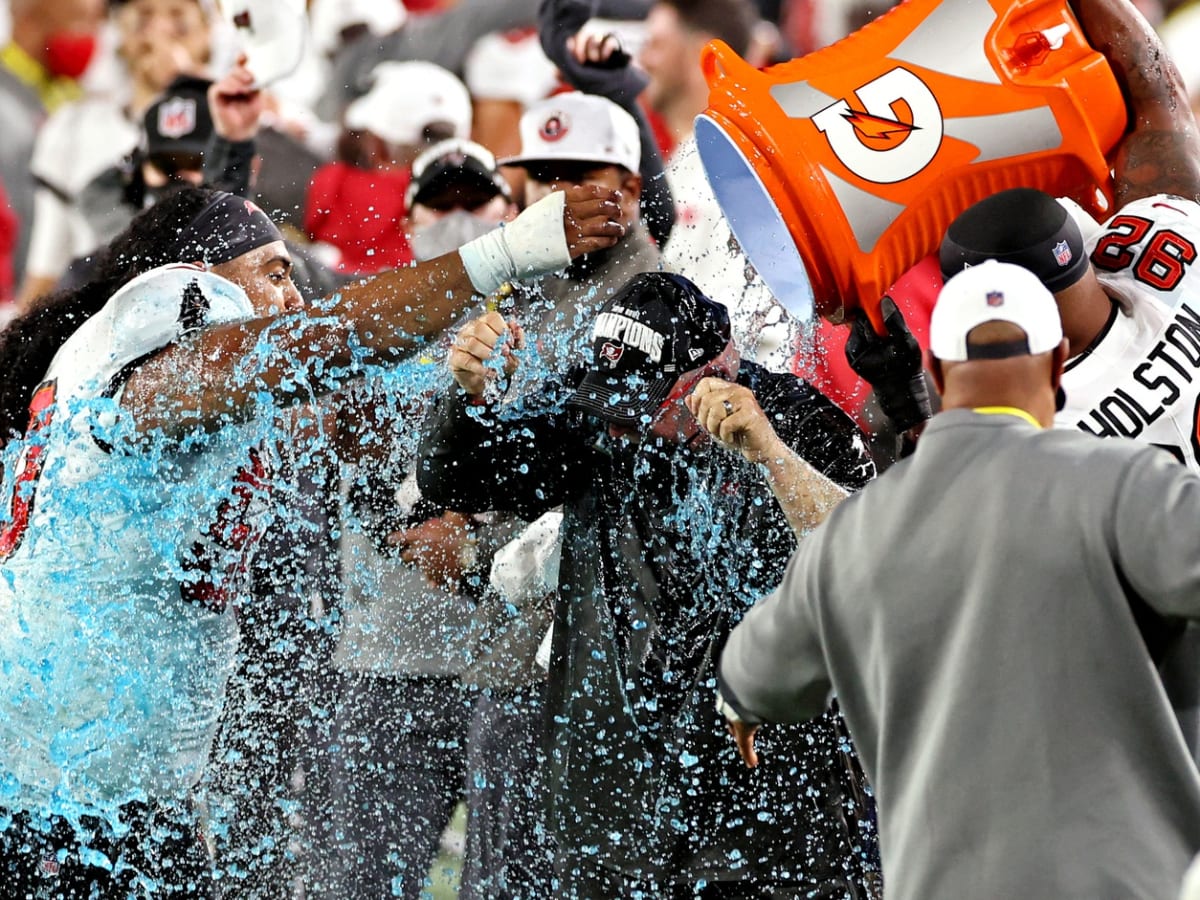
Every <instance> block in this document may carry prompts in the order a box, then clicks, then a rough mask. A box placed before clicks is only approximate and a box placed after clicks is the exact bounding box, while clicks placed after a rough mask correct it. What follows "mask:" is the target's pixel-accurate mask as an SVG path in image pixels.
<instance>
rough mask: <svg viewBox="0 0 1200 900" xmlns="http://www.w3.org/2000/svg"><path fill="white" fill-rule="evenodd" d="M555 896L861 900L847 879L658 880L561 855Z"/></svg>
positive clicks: (578, 899) (584, 899)
mask: <svg viewBox="0 0 1200 900" xmlns="http://www.w3.org/2000/svg"><path fill="white" fill-rule="evenodd" d="M556 887H557V888H558V889H557V890H556V891H555V895H556V896H558V897H561V898H570V900H615V898H618V897H620V898H622V900H860V898H862V894H860V893H859V892H858V891H857V890H856V889H855V887H854V886H853V885H852V884H851V883H850V881H849V880H847V879H842V878H826V879H821V880H818V879H812V880H809V881H804V882H787V883H780V882H766V881H763V880H761V879H755V878H753V877H752V876H747V877H746V879H745V880H743V881H710V882H703V881H698V880H690V879H687V878H686V877H684V876H679V877H677V878H673V879H671V880H670V881H667V882H654V881H651V880H644V879H640V878H635V877H632V876H630V875H626V874H624V873H621V872H617V871H614V870H612V869H606V868H604V867H603V866H600V865H597V864H596V860H595V858H594V857H584V856H582V855H580V854H570V855H565V856H560V857H559V860H558V876H557V885H556Z"/></svg>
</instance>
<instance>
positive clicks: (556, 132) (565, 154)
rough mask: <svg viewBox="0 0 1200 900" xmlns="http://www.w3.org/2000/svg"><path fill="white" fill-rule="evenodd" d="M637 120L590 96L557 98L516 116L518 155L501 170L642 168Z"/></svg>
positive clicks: (580, 95) (511, 158) (556, 96)
mask: <svg viewBox="0 0 1200 900" xmlns="http://www.w3.org/2000/svg"><path fill="white" fill-rule="evenodd" d="M641 159H642V140H641V138H640V137H639V136H638V125H637V121H636V120H635V119H634V118H633V116H631V115H630V114H629V113H627V112H625V110H623V109H621V107H619V106H617V104H615V103H613V102H612V101H611V100H608V99H606V98H604V97H597V96H596V95H595V94H584V93H582V92H579V91H575V92H572V93H567V94H556V95H554V96H553V97H550V98H549V99H547V100H542V101H541V102H540V103H536V104H534V105H533V106H531V107H529V109H527V110H526V111H525V114H524V115H523V116H521V152H520V154H518V155H517V156H510V157H509V158H507V159H502V160H500V165H502V166H523V165H529V164H532V163H536V162H551V161H555V162H559V161H561V162H594V163H597V164H599V165H616V166H624V167H625V168H626V169H628V170H629V171H630V172H637V171H638V170H639V169H640V168H641Z"/></svg>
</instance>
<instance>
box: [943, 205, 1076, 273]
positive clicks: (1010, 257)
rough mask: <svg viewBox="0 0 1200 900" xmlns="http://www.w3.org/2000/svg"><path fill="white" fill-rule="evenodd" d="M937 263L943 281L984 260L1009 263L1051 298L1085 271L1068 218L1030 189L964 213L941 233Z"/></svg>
mask: <svg viewBox="0 0 1200 900" xmlns="http://www.w3.org/2000/svg"><path fill="white" fill-rule="evenodd" d="M938 258H939V262H940V263H941V266H942V276H943V277H944V278H947V279H948V278H950V277H951V276H953V275H954V274H955V273H957V272H961V271H962V270H963V269H964V268H966V267H967V266H976V265H979V263H981V262H983V261H984V260H985V259H995V260H999V261H1000V262H1007V263H1014V264H1015V265H1018V266H1022V267H1024V268H1026V269H1028V270H1029V271H1030V272H1032V273H1033V274H1034V275H1036V276H1037V277H1038V278H1039V279H1040V280H1041V282H1042V284H1044V285H1045V286H1046V289H1047V290H1049V291H1050V292H1051V293H1055V292H1057V291H1061V290H1063V289H1065V288H1068V287H1070V286H1071V285H1073V284H1075V282H1077V281H1079V279H1080V278H1082V277H1083V275H1084V273H1085V272H1086V271H1087V267H1088V258H1087V253H1086V252H1084V249H1083V235H1082V233H1081V232H1080V231H1079V225H1078V223H1077V222H1076V221H1075V219H1074V217H1072V216H1071V214H1070V213H1069V212H1067V209H1066V208H1065V207H1064V206H1063V205H1062V204H1060V203H1059V202H1058V201H1057V200H1055V199H1054V198H1053V197H1051V196H1050V195H1049V194H1047V193H1045V192H1043V191H1039V190H1035V189H1033V188H1012V189H1011V190H1007V191H1000V192H999V193H997V194H993V195H992V196H990V197H985V198H984V199H983V200H980V201H979V202H978V203H976V204H974V205H973V206H970V207H968V208H967V209H966V211H964V212H963V213H962V214H960V215H959V216H958V218H956V219H955V220H954V221H953V222H951V223H950V227H949V228H947V229H946V236H945V238H943V240H942V246H941V249H940V250H939V252H938Z"/></svg>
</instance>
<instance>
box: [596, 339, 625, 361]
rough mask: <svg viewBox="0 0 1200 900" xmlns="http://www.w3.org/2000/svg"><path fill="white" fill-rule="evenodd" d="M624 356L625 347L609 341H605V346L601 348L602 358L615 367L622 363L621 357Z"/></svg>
mask: <svg viewBox="0 0 1200 900" xmlns="http://www.w3.org/2000/svg"><path fill="white" fill-rule="evenodd" d="M624 355H625V348H624V347H622V346H620V345H619V344H613V343H611V342H609V341H605V342H604V346H603V347H601V348H600V358H601V359H603V360H604V361H605V362H607V363H610V364H611V365H614V366H615V365H616V364H617V363H618V362H620V361H621V357H622V356H624Z"/></svg>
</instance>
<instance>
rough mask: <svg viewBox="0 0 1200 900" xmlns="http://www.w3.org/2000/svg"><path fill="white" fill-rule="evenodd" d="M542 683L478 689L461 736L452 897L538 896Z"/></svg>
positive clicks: (543, 848) (503, 899) (545, 852)
mask: <svg viewBox="0 0 1200 900" xmlns="http://www.w3.org/2000/svg"><path fill="white" fill-rule="evenodd" d="M544 688H545V686H544V685H543V684H538V685H534V686H531V687H526V688H521V689H519V690H507V691H491V690H487V691H483V692H482V693H481V694H480V696H479V699H478V700H476V702H475V714H474V716H473V717H472V720H471V733H470V736H469V737H468V739H467V846H466V851H465V853H464V854H463V872H462V884H461V887H460V888H459V894H458V896H459V900H527V898H538V897H545V896H546V895H547V894H546V891H547V888H548V886H549V884H550V882H551V878H552V875H553V859H554V854H553V847H552V844H551V843H550V839H549V837H548V835H547V834H546V829H545V827H544V826H543V824H542V820H543V802H544V801H543V797H542V794H543V790H544V788H543V785H542V778H541V755H540V752H539V751H540V747H541V736H542V731H543V720H542V717H543V712H542V697H543V694H544V693H545V689H544Z"/></svg>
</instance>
